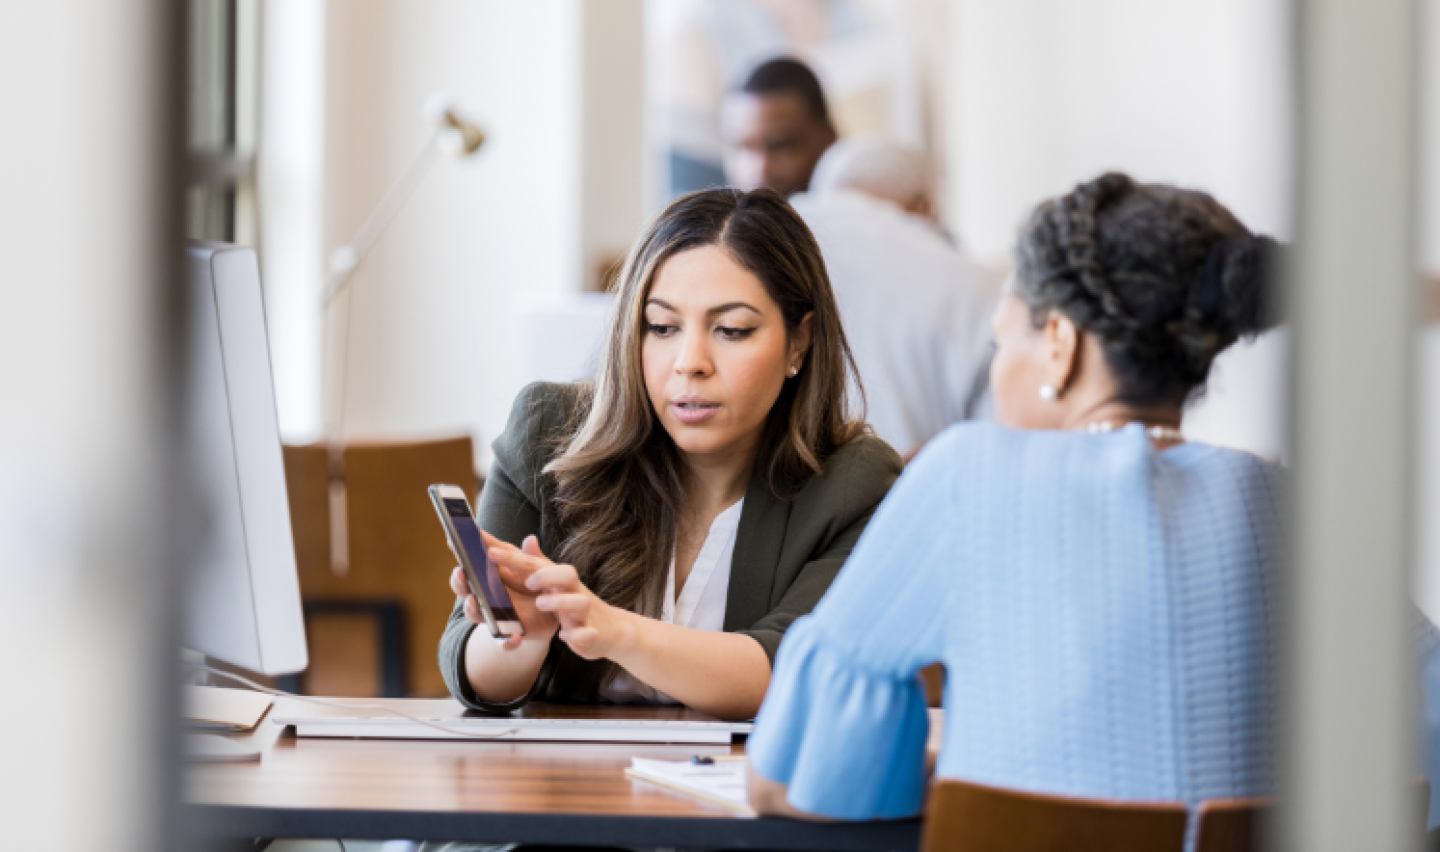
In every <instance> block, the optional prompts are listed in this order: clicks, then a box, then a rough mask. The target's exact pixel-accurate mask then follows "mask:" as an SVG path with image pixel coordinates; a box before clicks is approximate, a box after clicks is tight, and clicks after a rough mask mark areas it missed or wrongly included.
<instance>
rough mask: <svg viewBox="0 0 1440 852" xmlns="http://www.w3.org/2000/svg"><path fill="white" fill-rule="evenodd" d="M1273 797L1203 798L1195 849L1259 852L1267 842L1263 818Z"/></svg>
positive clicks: (1196, 851)
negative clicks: (1264, 839) (1262, 829)
mask: <svg viewBox="0 0 1440 852" xmlns="http://www.w3.org/2000/svg"><path fill="white" fill-rule="evenodd" d="M1274 804H1275V802H1274V800H1272V799H1210V800H1209V801H1205V802H1201V803H1200V809H1199V810H1198V811H1196V814H1195V817H1196V819H1197V820H1198V821H1199V823H1200V827H1199V828H1198V829H1197V833H1196V835H1195V852H1259V849H1260V848H1261V845H1262V843H1263V838H1262V837H1261V835H1260V825H1261V821H1262V820H1264V819H1265V818H1266V817H1267V816H1268V815H1269V814H1270V812H1271V810H1270V809H1271V807H1272V806H1273V805H1274Z"/></svg>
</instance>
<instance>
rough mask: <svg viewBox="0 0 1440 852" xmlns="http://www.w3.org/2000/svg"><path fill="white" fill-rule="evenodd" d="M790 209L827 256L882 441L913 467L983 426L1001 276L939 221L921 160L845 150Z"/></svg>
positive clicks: (885, 149) (881, 146)
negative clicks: (955, 436) (967, 425)
mask: <svg viewBox="0 0 1440 852" xmlns="http://www.w3.org/2000/svg"><path fill="white" fill-rule="evenodd" d="M790 201H791V203H792V204H793V205H794V207H795V209H796V210H798V211H799V213H800V215H801V216H802V217H804V219H805V222H806V224H808V225H809V226H810V229H811V231H813V232H814V234H815V238H816V240H817V241H819V243H820V249H821V252H822V253H823V254H824V256H825V265H826V267H827V269H828V270H829V272H830V281H831V284H832V285H833V287H834V289H835V296H836V298H837V300H838V301H839V304H840V314H841V318H842V320H843V321H844V324H845V335H846V337H847V338H848V339H849V341H850V345H851V347H852V348H853V350H854V354H855V362H856V365H857V366H858V367H859V373H860V380H861V382H862V383H863V385H864V388H865V397H866V401H867V403H868V409H869V419H870V423H871V425H872V426H874V427H875V431H876V432H877V433H879V435H880V437H881V438H883V439H884V440H885V441H886V442H888V443H889V444H890V445H891V446H893V447H894V448H895V449H896V450H898V451H899V452H900V453H901V454H902V455H903V456H905V457H906V458H907V459H908V458H909V457H910V456H911V455H913V454H914V453H915V452H916V451H918V450H919V449H920V448H921V447H922V446H924V445H925V443H926V442H927V441H929V440H930V439H931V438H933V437H935V436H936V435H938V434H939V433H940V431H941V430H943V429H944V428H945V427H946V426H949V425H950V424H952V423H955V422H957V421H960V420H966V419H971V418H975V417H987V416H988V412H989V395H988V392H987V386H986V374H987V370H988V367H989V352H990V330H989V321H990V313H991V311H992V310H993V308H994V305H995V302H996V299H997V298H998V295H999V289H1000V287H999V285H1000V276H999V275H998V274H997V273H996V272H994V271H992V270H989V269H987V268H986V267H984V266H982V265H981V264H979V263H977V262H976V261H974V260H972V259H971V258H969V257H968V256H966V254H965V253H964V252H962V251H960V250H959V249H958V248H957V247H956V245H955V244H954V242H953V241H952V240H951V239H950V238H949V237H947V236H946V235H945V233H944V231H943V230H942V229H941V228H940V226H939V223H937V222H936V221H935V220H934V218H933V211H934V204H933V196H932V193H931V190H930V181H929V177H928V174H927V170H926V168H925V164H924V161H923V159H922V158H921V157H920V156H919V155H918V154H917V153H915V152H913V151H910V150H908V149H906V148H903V147H901V146H900V145H898V144H896V143H894V142H891V141H888V140H885V139H881V138H875V137H871V138H855V139H844V140H841V141H839V142H837V143H835V144H834V145H833V146H831V147H830V149H829V150H828V151H826V153H825V155H824V157H823V158H822V159H821V160H820V163H819V165H818V166H817V167H816V169H815V174H814V176H813V178H812V179H811V183H810V191H809V192H807V193H803V194H800V195H796V196H794V197H792V198H791V199H790Z"/></svg>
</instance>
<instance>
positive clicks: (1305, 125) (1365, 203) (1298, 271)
mask: <svg viewBox="0 0 1440 852" xmlns="http://www.w3.org/2000/svg"><path fill="white" fill-rule="evenodd" d="M1297 23H1298V29H1297V33H1298V37H1299V45H1298V46H1299V56H1300V65H1299V69H1298V70H1299V81H1300V115H1299V133H1298V140H1299V154H1300V157H1299V161H1300V172H1299V175H1298V178H1299V181H1298V189H1299V192H1298V196H1299V197H1298V200H1299V207H1298V211H1297V212H1298V222H1299V229H1298V239H1297V249H1298V252H1297V257H1296V258H1295V263H1294V265H1293V267H1292V268H1291V269H1290V273H1291V286H1290V305H1291V308H1290V309H1291V316H1292V317H1293V319H1294V321H1295V347H1296V348H1295V352H1294V358H1293V360H1292V364H1293V365H1294V370H1293V394H1294V397H1293V407H1292V410H1291V414H1292V416H1291V418H1290V422H1291V424H1292V425H1291V429H1292V433H1293V443H1292V446H1293V447H1294V450H1295V454H1294V476H1293V478H1292V480H1291V483H1290V485H1291V488H1290V498H1291V503H1290V515H1291V520H1292V522H1293V524H1292V528H1291V541H1290V558H1289V569H1288V570H1289V574H1288V578H1287V579H1288V586H1287V593H1288V597H1287V607H1288V612H1287V615H1288V644H1287V649H1286V654H1287V659H1286V663H1287V665H1286V668H1285V671H1286V672H1287V683H1286V696H1285V703H1284V708H1283V710H1284V715H1283V717H1282V720H1281V725H1282V727H1281V733H1282V743H1283V760H1282V767H1283V769H1282V777H1281V785H1282V787H1281V789H1282V816H1281V819H1280V821H1279V822H1280V825H1279V826H1278V827H1279V830H1280V834H1279V836H1280V838H1281V840H1282V842H1281V845H1280V847H1279V848H1282V849H1285V850H1297V852H1298V850H1305V852H1328V850H1357V849H1376V850H1379V849H1386V850H1392V849H1393V850H1400V849H1407V848H1412V849H1413V848H1417V847H1418V842H1419V830H1420V826H1421V822H1420V814H1419V813H1418V811H1417V810H1416V809H1417V808H1418V806H1419V801H1420V800H1419V796H1418V794H1417V791H1416V790H1415V789H1414V773H1415V769H1416V766H1417V762H1416V760H1415V751H1414V750H1415V744H1414V742H1413V740H1414V727H1413V712H1412V708H1411V707H1410V703H1409V702H1411V701H1413V700H1414V698H1415V696H1416V694H1417V693H1416V689H1415V685H1414V679H1415V675H1414V674H1413V673H1412V666H1411V665H1410V646H1409V642H1408V637H1409V635H1410V632H1411V626H1410V623H1409V617H1410V613H1409V607H1408V604H1407V601H1408V589H1409V571H1410V562H1411V547H1410V541H1411V538H1410V535H1409V532H1410V528H1411V516H1412V501H1411V494H1412V491H1413V488H1412V483H1411V476H1410V470H1411V468H1412V466H1413V465H1412V460H1413V459H1414V458H1415V455H1414V448H1413V435H1414V428H1413V425H1412V424H1413V415H1414V413H1415V408H1416V406H1415V405H1414V403H1413V395H1414V388H1415V384H1414V381H1413V375H1414V371H1413V363H1412V362H1413V358H1414V331H1415V325H1416V321H1417V314H1416V286H1415V284H1416V273H1415V258H1414V251H1413V233H1414V227H1413V221H1412V220H1413V207H1414V204H1413V199H1412V187H1413V185H1414V151H1413V141H1412V140H1413V132H1414V130H1413V128H1414V117H1413V113H1414V109H1415V97H1414V77H1415V41H1416V14H1415V2H1414V0H1366V1H1365V2H1356V0H1302V2H1300V3H1299V5H1298V16H1297Z"/></svg>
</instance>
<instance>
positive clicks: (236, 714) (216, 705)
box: [185, 686, 274, 733]
mask: <svg viewBox="0 0 1440 852" xmlns="http://www.w3.org/2000/svg"><path fill="white" fill-rule="evenodd" d="M273 701H274V700H273V699H272V698H271V697H270V696H268V695H266V694H265V693H263V692H251V691H250V690H248V689H224V688H222V687H218V686H187V687H185V722H186V724H188V725H189V726H190V727H192V728H198V729H200V730H205V731H217V732H223V733H234V732H238V731H248V730H250V729H251V728H254V727H255V726H256V725H257V724H259V723H260V719H261V718H262V717H263V716H264V715H265V711H266V710H269V709H270V705H271V704H272V703H273Z"/></svg>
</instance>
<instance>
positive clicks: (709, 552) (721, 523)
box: [600, 499, 745, 704]
mask: <svg viewBox="0 0 1440 852" xmlns="http://www.w3.org/2000/svg"><path fill="white" fill-rule="evenodd" d="M744 505H745V501H744V500H743V499H742V500H741V501H740V502H738V503H736V504H735V505H734V506H731V507H730V508H728V509H726V510H725V511H723V512H721V513H720V514H719V515H716V516H715V520H714V521H712V522H711V523H710V531H709V532H708V533H707V534H706V535H705V543H704V544H703V545H701V547H700V553H699V555H697V556H696V557H695V565H694V566H693V567H691V569H690V576H689V577H687V578H686V580H685V588H683V589H681V590H680V595H679V597H678V598H677V597H676V594H675V557H674V556H673V555H672V556H671V557H670V574H669V576H668V577H667V578H666V580H665V603H664V606H663V608H662V610H661V613H660V620H661V621H663V622H665V623H666V624H678V625H680V626H681V627H691V628H694V629H696V630H714V631H720V630H724V629H725V599H726V597H727V596H728V595H729V592H730V563H731V561H732V560H733V559H734V556H735V533H736V531H737V530H739V528H740V512H741V511H742V509H743V507H744ZM600 698H601V699H603V700H605V701H613V702H615V703H617V704H626V703H637V702H638V703H647V704H678V703H679V702H677V701H676V700H675V699H673V698H671V697H670V696H668V695H666V694H665V693H663V692H659V691H658V690H655V689H653V688H651V687H650V686H648V685H646V684H644V683H642V682H640V681H639V680H637V679H636V678H634V677H632V676H631V675H630V673H629V672H627V671H625V670H624V669H621V670H619V671H618V672H617V673H616V674H615V677H613V678H611V680H610V681H609V683H606V684H603V685H601V687H600Z"/></svg>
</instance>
